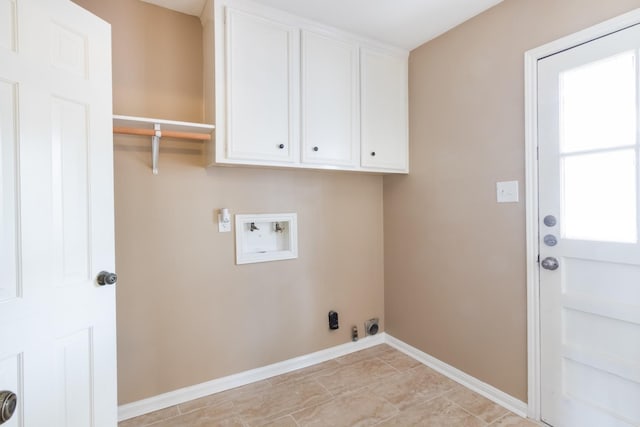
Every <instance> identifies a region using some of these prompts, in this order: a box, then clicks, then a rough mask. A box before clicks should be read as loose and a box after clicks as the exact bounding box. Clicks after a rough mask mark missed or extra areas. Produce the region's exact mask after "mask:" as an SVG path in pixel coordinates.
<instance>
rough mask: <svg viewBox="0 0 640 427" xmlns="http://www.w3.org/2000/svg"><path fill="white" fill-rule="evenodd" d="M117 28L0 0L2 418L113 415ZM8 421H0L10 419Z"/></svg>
mask: <svg viewBox="0 0 640 427" xmlns="http://www.w3.org/2000/svg"><path fill="white" fill-rule="evenodd" d="M111 114H112V113H111V40H110V27H109V25H108V24H107V23H105V22H104V21H101V20H100V19H98V18H96V17H95V16H93V15H91V14H89V13H88V12H86V11H85V10H83V9H81V8H80V7H78V6H77V5H75V4H73V3H71V2H70V1H68V0H0V164H1V168H0V201H1V204H0V217H1V219H2V221H1V224H2V228H1V229H0V237H1V238H0V255H1V257H0V265H1V268H2V270H1V273H2V278H1V281H0V343H1V344H0V390H9V391H12V392H15V393H16V395H17V402H18V403H17V410H16V412H15V413H14V415H13V417H12V418H11V419H10V420H9V421H8V422H6V423H5V424H4V425H7V426H11V427H17V426H28V427H36V426H55V427H58V426H78V427H87V426H114V425H116V422H117V421H116V418H117V402H116V364H115V361H116V353H115V345H116V341H115V288H114V287H113V286H99V285H98V284H97V282H96V276H97V274H98V273H99V272H100V271H101V270H108V271H113V270H114V237H113V160H112V156H113V151H112V129H111ZM4 425H3V427H4Z"/></svg>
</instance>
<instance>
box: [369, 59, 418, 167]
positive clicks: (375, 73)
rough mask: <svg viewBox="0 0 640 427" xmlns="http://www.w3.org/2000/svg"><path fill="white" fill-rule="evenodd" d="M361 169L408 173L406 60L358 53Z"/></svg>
mask: <svg viewBox="0 0 640 427" xmlns="http://www.w3.org/2000/svg"><path fill="white" fill-rule="evenodd" d="M360 66H361V77H362V82H361V87H362V154H361V156H362V167H364V168H371V169H376V170H380V169H384V170H390V171H399V172H408V150H407V148H408V138H407V137H408V131H407V129H408V123H407V106H408V95H407V90H408V89H407V61H406V59H405V58H402V57H398V56H397V55H391V54H388V53H386V52H381V51H377V50H372V49H364V48H363V49H362V52H361V65H360Z"/></svg>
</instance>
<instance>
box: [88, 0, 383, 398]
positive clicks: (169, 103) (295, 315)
mask: <svg viewBox="0 0 640 427" xmlns="http://www.w3.org/2000/svg"><path fill="white" fill-rule="evenodd" d="M76 2H77V3H79V4H80V5H82V6H84V7H85V8H87V9H89V10H90V11H92V12H94V13H95V14H97V15H98V16H100V17H102V18H103V19H105V20H106V21H108V22H110V23H111V24H112V32H113V88H114V111H115V113H116V114H128V115H139V116H151V117H160V118H167V119H174V120H187V121H196V122H197V121H201V120H202V115H203V112H202V52H201V47H202V42H201V37H202V28H201V25H200V21H199V20H198V19H197V18H195V17H190V16H186V15H182V14H179V13H175V12H171V11H168V10H165V9H161V8H158V7H155V6H151V5H148V4H146V3H142V2H139V1H137V0H110V1H104V0H76ZM201 150H202V145H200V144H196V143H189V142H169V141H166V142H163V148H162V149H161V151H160V174H159V175H158V176H153V175H152V174H151V169H150V150H149V141H148V140H147V139H144V138H142V139H140V138H135V137H121V136H119V137H116V138H115V195H116V200H115V201H116V206H115V209H116V263H117V271H118V275H119V277H120V281H119V283H118V299H117V304H118V313H117V314H118V371H119V374H118V381H119V402H120V404H124V403H129V402H132V401H136V400H139V399H142V398H146V397H151V396H155V395H157V394H160V393H164V392H168V391H171V390H175V389H177V388H180V387H185V386H190V385H194V384H197V383H201V382H204V381H208V380H211V379H215V378H219V377H222V376H225V375H229V374H233V373H237V372H241V371H244V370H247V369H251V368H256V367H259V366H264V365H267V364H270V363H274V362H278V361H282V360H285V359H288V358H291V357H295V356H299V355H303V354H307V353H311V352H313V351H317V350H321V349H324V348H328V347H331V346H334V345H338V344H341V343H344V342H348V341H350V328H351V326H352V325H354V324H357V325H358V326H359V328H360V331H361V333H362V329H363V322H364V321H365V320H366V319H368V318H370V317H373V316H379V317H380V318H381V320H382V319H383V309H384V306H383V292H384V291H383V239H382V177H380V176H373V175H362V174H347V173H322V172H309V171H286V170H267V169H253V168H244V169H243V168H213V169H208V170H207V169H205V168H204V167H203V166H202V165H203V159H202V157H201ZM221 207H228V208H229V209H230V210H231V211H232V213H260V212H264V213H269V212H292V211H293V212H297V213H298V222H299V225H298V228H299V230H298V234H299V253H300V256H299V258H298V259H297V260H288V261H279V262H270V263H262V264H252V265H244V266H236V265H235V262H234V260H235V258H234V250H235V247H234V239H233V235H232V233H225V234H221V233H218V231H217V224H216V223H215V222H214V215H215V211H216V209H218V208H221ZM331 309H335V310H337V311H338V312H339V313H340V324H341V327H340V329H339V330H338V331H335V332H329V331H328V326H327V313H328V311H329V310H331Z"/></svg>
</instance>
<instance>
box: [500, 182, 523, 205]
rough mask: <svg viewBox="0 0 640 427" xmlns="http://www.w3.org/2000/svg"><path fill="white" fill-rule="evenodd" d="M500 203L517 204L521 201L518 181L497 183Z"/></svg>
mask: <svg viewBox="0 0 640 427" xmlns="http://www.w3.org/2000/svg"><path fill="white" fill-rule="evenodd" d="M496 193H497V200H498V203H515V202H517V201H518V200H519V195H518V181H503V182H498V183H496Z"/></svg>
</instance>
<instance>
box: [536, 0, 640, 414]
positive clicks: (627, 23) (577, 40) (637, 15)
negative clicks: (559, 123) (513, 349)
mask: <svg viewBox="0 0 640 427" xmlns="http://www.w3.org/2000/svg"><path fill="white" fill-rule="evenodd" d="M637 24H640V8H639V9H635V10H632V11H631V12H628V13H625V14H623V15H620V16H618V17H615V18H612V19H609V20H607V21H604V22H602V23H600V24H597V25H594V26H592V27H589V28H587V29H585V30H582V31H579V32H577V33H575V34H571V35H569V36H566V37H563V38H561V39H558V40H555V41H553V42H551V43H547V44H545V45H543V46H540V47H537V48H535V49H531V50H529V51H527V52H525V54H524V83H525V84H524V90H525V94H524V99H525V186H526V238H527V244H526V249H527V262H526V266H527V356H528V357H527V371H528V391H527V400H528V405H527V406H528V411H527V415H528V417H529V418H531V419H533V420H536V421H540V417H541V408H540V400H541V390H540V376H541V368H540V276H539V266H538V255H539V253H540V248H539V245H538V233H539V230H538V155H537V153H538V108H537V106H538V69H537V64H538V61H539V60H540V59H543V58H545V57H547V56H550V55H554V54H556V53H559V52H562V51H564V50H567V49H571V48H573V47H576V46H578V45H581V44H584V43H587V42H590V41H592V40H594V39H597V38H600V37H603V36H606V35H608V34H611V33H614V32H616V31H620V30H623V29H625V28H627V27H631V26H634V25H637Z"/></svg>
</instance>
